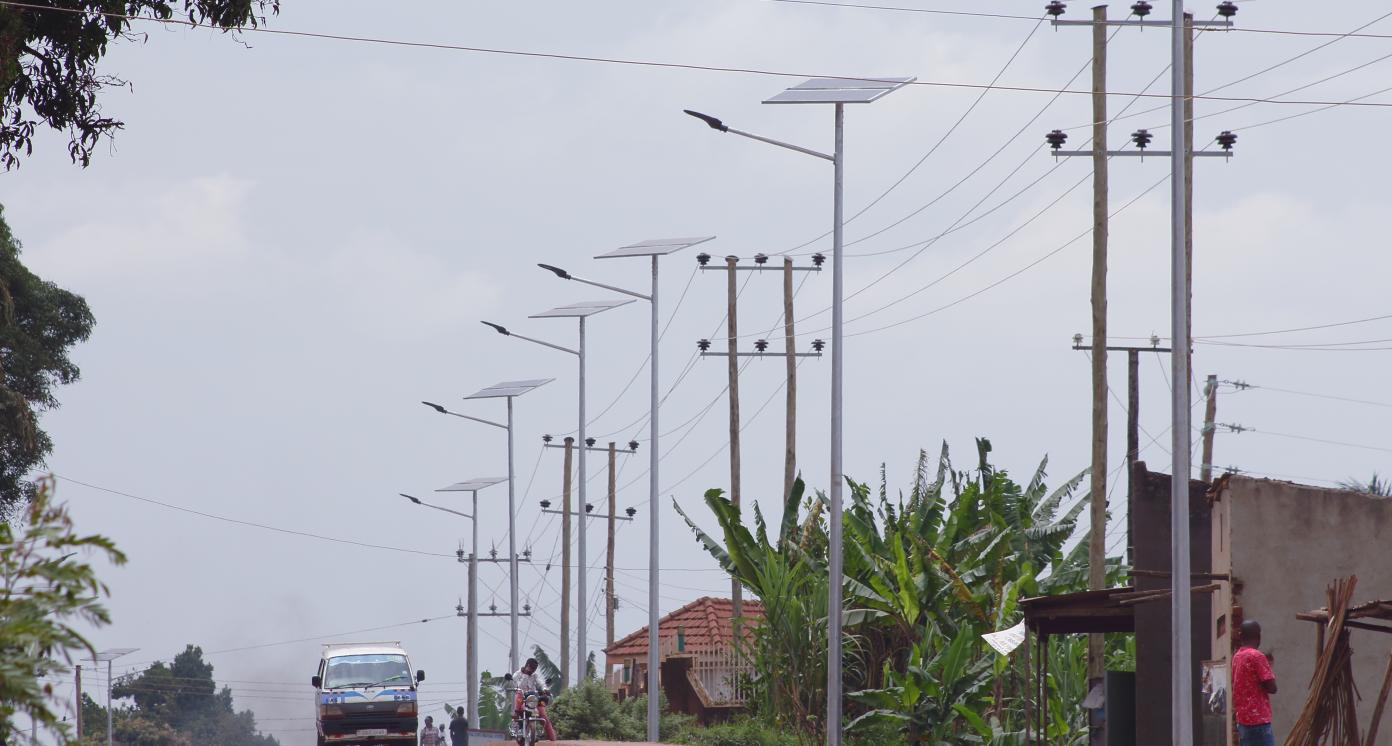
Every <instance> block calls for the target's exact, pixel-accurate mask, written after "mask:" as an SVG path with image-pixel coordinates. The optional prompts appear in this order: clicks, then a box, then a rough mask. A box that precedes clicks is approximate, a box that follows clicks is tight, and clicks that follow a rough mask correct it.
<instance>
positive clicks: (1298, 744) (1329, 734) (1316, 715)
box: [1285, 576, 1363, 746]
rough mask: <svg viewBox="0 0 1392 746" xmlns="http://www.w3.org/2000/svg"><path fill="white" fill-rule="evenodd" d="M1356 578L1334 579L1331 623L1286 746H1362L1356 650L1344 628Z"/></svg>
mask: <svg viewBox="0 0 1392 746" xmlns="http://www.w3.org/2000/svg"><path fill="white" fill-rule="evenodd" d="M1357 585H1358V578H1357V576H1349V579H1348V580H1335V581H1334V585H1332V586H1330V588H1329V606H1328V609H1329V623H1328V626H1327V627H1326V628H1325V634H1324V641H1325V642H1324V648H1323V649H1322V650H1321V651H1320V656H1319V659H1318V660H1317V661H1316V663H1315V674H1314V676H1313V677H1312V678H1311V680H1310V694H1309V697H1308V698H1307V699H1306V700H1305V706H1304V707H1303V708H1302V709H1301V710H1300V717H1299V718H1297V719H1296V721H1295V726H1294V727H1292V728H1291V732H1290V735H1289V736H1287V737H1286V744H1285V746H1322V745H1326V744H1328V745H1332V746H1363V744H1362V743H1361V741H1360V739H1359V733H1358V710H1357V701H1358V691H1357V687H1356V686H1355V685H1354V682H1353V649H1352V648H1351V647H1350V646H1349V631H1348V630H1347V629H1345V628H1344V622H1345V621H1346V619H1347V617H1348V610H1349V606H1350V603H1351V601H1352V600H1353V589H1354V587H1355V586H1357Z"/></svg>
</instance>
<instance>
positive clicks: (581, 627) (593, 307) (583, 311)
mask: <svg viewBox="0 0 1392 746" xmlns="http://www.w3.org/2000/svg"><path fill="white" fill-rule="evenodd" d="M632 302H633V301H631V300H624V301H590V302H586V303H574V304H571V305H568V306H560V307H558V308H553V309H551V310H549V311H543V312H541V313H538V314H533V315H532V316H531V318H534V319H543V318H573V319H578V320H579V322H580V324H579V329H580V340H579V345H578V347H577V349H574V350H572V349H570V348H569V347H562V346H560V345H557V344H552V343H550V342H546V341H543V340H540V339H533V338H531V337H524V336H522V335H521V334H517V333H515V332H512V331H510V330H508V328H507V327H504V326H501V325H499V324H494V323H492V322H489V321H484V322H483V324H484V325H485V326H488V327H491V328H492V329H493V330H494V331H496V332H498V333H499V334H501V335H503V336H505V337H515V338H517V339H520V340H523V341H525V342H531V343H533V344H539V345H541V346H542V347H549V348H551V349H553V350H558V351H560V352H568V353H570V354H572V355H575V356H576V358H577V359H578V361H579V378H580V380H579V386H578V388H579V399H580V405H579V410H580V423H579V433H580V441H581V442H584V440H585V319H586V318H588V317H590V316H593V315H594V314H597V313H601V312H603V311H608V310H609V309H611V308H617V307H619V306H622V305H627V304H629V303H632ZM579 477H580V504H581V505H584V504H586V500H585V480H586V469H585V451H584V450H583V449H582V450H581V451H580V468H579ZM585 528H586V527H585V522H584V521H581V522H580V541H579V547H578V549H579V551H580V557H579V563H578V564H579V566H580V568H579V572H578V579H579V585H580V587H579V590H578V592H577V593H576V600H577V601H578V603H579V614H578V616H579V619H578V624H577V625H576V631H577V632H578V634H579V639H578V640H577V644H576V660H577V661H578V664H579V665H578V670H577V671H576V674H575V676H576V679H575V681H576V683H577V684H580V683H582V682H584V680H585V658H586V640H585V634H586V624H585V614H586V611H587V610H586V608H585V565H586V564H587V560H586V559H585V533H586V531H585Z"/></svg>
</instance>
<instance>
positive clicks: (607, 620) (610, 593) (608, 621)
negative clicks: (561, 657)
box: [604, 440, 656, 676]
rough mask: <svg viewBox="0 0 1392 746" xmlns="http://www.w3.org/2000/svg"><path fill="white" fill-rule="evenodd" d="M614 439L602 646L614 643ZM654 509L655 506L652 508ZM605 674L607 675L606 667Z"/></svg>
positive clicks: (611, 453)
mask: <svg viewBox="0 0 1392 746" xmlns="http://www.w3.org/2000/svg"><path fill="white" fill-rule="evenodd" d="M615 453H616V452H615V451H614V441H612V440H611V441H609V543H608V546H606V547H605V550H604V648H605V649H606V650H607V649H609V648H610V647H611V646H613V644H614V512H615V511H616V510H617V507H616V494H615V493H616V491H617V489H618V488H617V486H616V484H615V477H616V476H617V474H616V473H615V469H614V458H615ZM653 509H654V510H656V507H654V508H653ZM605 675H606V676H607V675H608V670H607V669H606V671H605Z"/></svg>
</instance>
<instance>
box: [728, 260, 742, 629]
mask: <svg viewBox="0 0 1392 746" xmlns="http://www.w3.org/2000/svg"><path fill="white" fill-rule="evenodd" d="M725 267H726V281H725V294H726V304H727V306H728V307H727V308H726V310H725V321H726V329H727V331H728V332H729V338H730V341H729V345H730V347H729V349H731V350H734V349H736V348H737V347H738V345H739V322H738V320H737V317H736V310H737V307H738V305H739V304H738V299H739V288H738V287H737V285H736V282H735V276H736V274H737V270H738V268H739V257H737V256H727V257H725ZM729 373H730V502H731V503H732V504H733V505H734V506H735V510H736V511H739V507H740V440H739V437H740V414H739V359H738V358H737V357H736V356H734V355H731V356H730V358H729ZM742 590H743V589H742V588H741V587H740V583H739V581H738V580H736V579H734V578H733V577H732V578H730V602H731V605H732V606H733V607H734V611H733V617H734V627H735V632H736V639H738V632H739V618H740V614H741V613H743V609H744V604H743V599H742V598H741V591H742Z"/></svg>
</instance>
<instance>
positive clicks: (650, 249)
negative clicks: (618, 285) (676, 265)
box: [595, 236, 715, 259]
mask: <svg viewBox="0 0 1392 746" xmlns="http://www.w3.org/2000/svg"><path fill="white" fill-rule="evenodd" d="M714 238H715V236H703V237H701V238H653V239H649V240H647V241H639V242H638V243H634V244H629V245H627V246H622V247H619V248H617V249H614V250H613V251H611V252H609V253H607V254H600V255H599V256H597V257H595V258H596V259H614V258H617V257H624V256H664V255H666V254H672V253H675V252H678V251H681V250H682V249H686V248H690V247H692V246H695V245H696V244H699V243H705V242H707V241H710V240H713V239H714Z"/></svg>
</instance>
